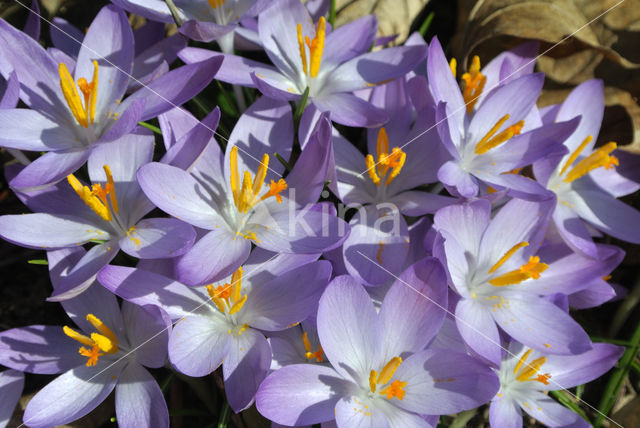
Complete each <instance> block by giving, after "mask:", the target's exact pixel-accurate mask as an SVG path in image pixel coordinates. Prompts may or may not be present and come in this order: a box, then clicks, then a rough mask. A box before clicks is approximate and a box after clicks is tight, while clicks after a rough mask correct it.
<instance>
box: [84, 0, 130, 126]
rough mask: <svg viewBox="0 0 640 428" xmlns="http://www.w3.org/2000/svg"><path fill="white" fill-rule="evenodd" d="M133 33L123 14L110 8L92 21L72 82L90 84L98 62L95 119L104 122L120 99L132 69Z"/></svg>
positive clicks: (99, 13) (104, 8) (101, 11)
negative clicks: (78, 81)
mask: <svg viewBox="0 0 640 428" xmlns="http://www.w3.org/2000/svg"><path fill="white" fill-rule="evenodd" d="M133 45H134V42H133V31H132V30H131V25H129V21H127V15H126V14H125V13H124V11H123V10H122V9H120V8H118V7H115V6H113V5H109V6H105V7H103V8H102V9H101V10H100V12H98V15H97V16H96V17H95V19H94V20H93V22H92V23H91V25H90V26H89V29H88V30H87V34H86V36H85V37H84V39H83V41H82V46H81V47H80V51H79V52H78V61H77V65H76V70H75V73H74V78H75V79H74V80H76V81H77V80H78V79H80V78H82V77H83V78H85V79H87V81H89V82H90V81H91V80H92V76H93V73H94V65H93V61H94V60H95V61H97V62H98V88H97V92H98V94H99V96H98V97H97V101H96V118H101V119H102V118H105V117H106V116H107V115H108V114H109V110H108V109H109V108H111V107H112V105H113V103H114V102H116V101H117V100H120V99H122V96H123V95H124V92H125V90H126V89H127V85H128V84H129V79H130V77H129V76H130V75H131V70H132V67H133Z"/></svg>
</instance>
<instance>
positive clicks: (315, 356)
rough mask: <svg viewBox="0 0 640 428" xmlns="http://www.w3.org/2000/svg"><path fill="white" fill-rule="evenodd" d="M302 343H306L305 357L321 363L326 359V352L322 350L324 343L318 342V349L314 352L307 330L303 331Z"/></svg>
mask: <svg viewBox="0 0 640 428" xmlns="http://www.w3.org/2000/svg"><path fill="white" fill-rule="evenodd" d="M302 343H303V344H304V349H305V351H306V352H305V353H304V357H305V358H306V359H307V360H316V362H317V363H321V362H322V361H323V360H324V352H323V351H322V345H320V344H318V349H317V350H316V351H315V352H313V351H312V348H311V342H310V341H309V335H308V334H307V332H306V331H305V332H304V333H302Z"/></svg>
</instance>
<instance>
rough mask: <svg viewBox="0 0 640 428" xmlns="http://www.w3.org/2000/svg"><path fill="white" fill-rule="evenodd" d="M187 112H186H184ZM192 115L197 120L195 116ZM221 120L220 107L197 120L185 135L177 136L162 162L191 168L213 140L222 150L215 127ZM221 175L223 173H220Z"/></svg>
mask: <svg viewBox="0 0 640 428" xmlns="http://www.w3.org/2000/svg"><path fill="white" fill-rule="evenodd" d="M182 114H186V113H182ZM187 117H190V118H191V119H192V120H194V121H195V118H193V117H191V116H190V115H189V116H187ZM219 121H220V108H218V107H216V108H214V109H213V110H212V111H211V113H209V114H208V115H207V116H206V117H205V118H204V119H202V121H201V122H197V121H196V124H195V126H193V127H192V128H191V129H189V130H188V131H187V132H186V133H185V134H184V135H182V136H181V137H179V138H177V139H176V140H175V141H174V142H173V144H172V145H171V146H170V147H169V148H168V149H167V153H166V154H165V155H164V156H163V157H162V160H161V161H160V162H163V163H168V164H169V165H173V166H177V167H178V168H181V169H184V170H189V169H190V168H191V167H192V166H193V164H194V163H195V162H196V161H198V160H199V159H198V158H199V157H200V156H201V155H203V151H204V150H205V149H206V147H207V145H212V144H211V142H212V141H213V142H214V143H213V144H215V146H216V148H217V152H218V153H219V152H220V148H219V146H218V145H217V142H215V141H214V139H213V137H214V135H215V129H216V128H217V127H218V122H219ZM219 157H220V156H218V158H219ZM220 175H221V174H220Z"/></svg>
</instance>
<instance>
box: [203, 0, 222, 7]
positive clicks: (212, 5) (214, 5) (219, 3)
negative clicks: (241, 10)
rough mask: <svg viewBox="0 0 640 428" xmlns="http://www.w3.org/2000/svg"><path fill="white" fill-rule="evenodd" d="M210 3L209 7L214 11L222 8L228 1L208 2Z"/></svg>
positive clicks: (216, 0) (210, 0)
mask: <svg viewBox="0 0 640 428" xmlns="http://www.w3.org/2000/svg"><path fill="white" fill-rule="evenodd" d="M207 1H208V2H209V6H211V7H212V8H213V9H217V8H219V7H220V6H222V5H223V4H224V3H225V1H226V0H207Z"/></svg>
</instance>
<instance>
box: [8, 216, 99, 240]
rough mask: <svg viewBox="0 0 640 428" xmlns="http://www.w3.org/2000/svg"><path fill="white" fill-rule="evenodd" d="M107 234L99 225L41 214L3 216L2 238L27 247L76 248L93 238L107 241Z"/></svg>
mask: <svg viewBox="0 0 640 428" xmlns="http://www.w3.org/2000/svg"><path fill="white" fill-rule="evenodd" d="M105 235H106V233H105V232H103V231H101V230H99V229H97V228H96V226H95V225H93V224H91V223H86V222H84V221H81V220H80V219H74V218H62V217H55V216H52V215H50V214H40V213H38V214H23V215H5V216H2V217H0V236H2V238H3V239H6V240H7V241H9V242H13V243H15V244H18V245H22V246H26V247H32V248H38V249H42V248H60V247H75V246H77V245H80V244H82V243H85V242H88V241H90V240H91V239H104V237H105Z"/></svg>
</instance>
